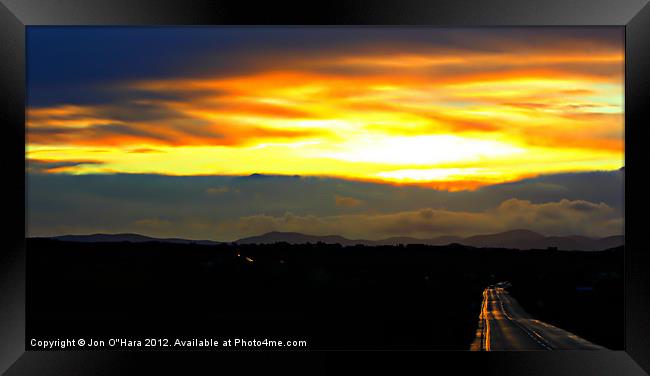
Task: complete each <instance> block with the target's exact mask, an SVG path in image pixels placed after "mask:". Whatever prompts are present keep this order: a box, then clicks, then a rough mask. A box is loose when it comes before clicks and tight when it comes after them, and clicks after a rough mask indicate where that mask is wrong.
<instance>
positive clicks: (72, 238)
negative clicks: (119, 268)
mask: <svg viewBox="0 0 650 376" xmlns="http://www.w3.org/2000/svg"><path fill="white" fill-rule="evenodd" d="M50 239H56V240H62V241H68V242H85V243H119V242H129V243H144V242H164V243H178V244H201V245H215V244H219V242H215V241H212V240H190V239H179V238H152V237H149V236H144V235H139V234H92V235H62V236H52V237H50Z"/></svg>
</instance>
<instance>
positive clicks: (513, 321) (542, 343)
mask: <svg viewBox="0 0 650 376" xmlns="http://www.w3.org/2000/svg"><path fill="white" fill-rule="evenodd" d="M496 295H497V299H499V303H500V305H501V312H503V315H504V316H505V317H506V318H507V319H508V320H510V322H512V323H513V324H515V325H516V326H517V327H518V328H519V329H521V330H522V331H523V332H524V333H526V335H527V336H528V337H530V338H531V339H532V340H534V341H535V342H537V343H538V344H539V345H541V346H542V347H544V349H546V350H553V348H552V347H551V346H550V345H549V344H548V342H546V340H545V339H544V338H543V337H542V336H541V335H539V333H537V332H535V331H534V330H533V331H532V334H531V331H529V330H528V329H526V328H524V326H523V325H521V324H520V323H519V322H518V321H517V320H515V319H513V318H512V317H511V316H510V315H509V314H508V313H507V312H506V310H505V307H504V306H503V300H501V296H500V295H499V294H498V293H497V294H496ZM533 334H534V336H533ZM538 338H539V339H538Z"/></svg>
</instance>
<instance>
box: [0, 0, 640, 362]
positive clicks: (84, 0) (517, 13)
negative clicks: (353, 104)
mask: <svg viewBox="0 0 650 376" xmlns="http://www.w3.org/2000/svg"><path fill="white" fill-rule="evenodd" d="M30 25H418V26H434V27H436V26H438V27H439V26H533V25H535V26H560V25H562V26H567V25H583V26H601V25H609V26H612V25H618V26H625V30H626V61H625V67H626V73H625V125H626V127H625V140H626V153H625V154H626V155H625V159H626V161H625V164H626V169H625V170H626V171H627V172H628V173H627V175H626V189H625V194H626V200H625V202H626V206H625V215H626V229H627V231H626V234H625V235H626V249H625V302H626V303H625V317H626V326H625V327H626V329H625V351H605V352H589V351H575V352H571V351H559V352H499V353H489V354H488V353H473V352H440V351H434V352H417V353H387V352H380V353H372V352H308V353H270V352H256V353H245V354H244V353H225V354H224V353H221V354H220V353H214V352H212V353H206V352H191V353H188V352H174V353H161V352H156V353H144V352H139V353H132V352H119V351H112V352H83V351H75V352H67V351H55V352H42V351H28V352H25V278H26V276H25V261H26V256H27V255H26V251H25V239H24V234H25V223H26V220H25V208H26V203H25V165H24V162H25V154H24V152H25V150H24V142H25V83H26V77H25V28H26V26H30ZM648 41H650V6H648V5H647V1H645V0H618V1H607V0H552V1H551V0H547V1H534V0H492V1H469V0H456V1H453V2H451V1H450V2H443V1H439V2H434V1H425V0H400V1H388V0H381V1H367V0H366V1H363V0H354V1H351V0H348V1H323V0H319V1H310V2H292V3H288V2H287V3H284V4H282V3H279V2H253V1H244V0H240V1H228V2H226V1H209V0H194V1H183V0H156V1H154V0H140V1H135V0H49V1H48V0H0V83H1V87H2V91H1V92H0V93H1V94H0V108H1V110H0V120H2V121H1V122H0V124H1V125H2V127H3V128H2V130H3V131H2V136H3V137H2V148H0V150H1V151H2V159H1V160H2V165H3V175H4V179H2V181H3V185H4V191H5V195H4V197H3V198H4V208H5V210H4V211H3V212H4V217H5V218H4V219H5V224H4V225H3V230H4V231H3V238H4V239H5V243H4V244H5V245H6V246H5V247H3V249H0V371H3V372H5V371H6V374H7V375H32V374H34V375H86V374H88V375H112V374H130V373H136V374H154V371H153V370H152V367H153V368H156V369H160V370H165V371H168V372H171V373H174V374H193V373H195V372H196V373H198V367H201V366H204V367H208V368H211V369H212V370H214V371H217V372H220V371H222V370H223V367H224V366H226V365H229V366H235V367H238V368H239V370H240V371H245V370H248V369H250V367H251V366H256V367H261V368H262V369H263V370H265V371H266V372H271V368H268V367H273V366H277V367H282V372H283V373H294V372H291V371H295V373H299V374H313V373H315V374H320V373H328V372H329V371H334V370H336V368H337V367H341V368H342V369H344V370H346V371H356V372H357V373H362V374H367V373H370V372H371V371H372V370H373V369H378V370H391V371H393V370H394V371H396V372H400V374H401V373H411V372H409V370H414V368H413V367H416V366H425V367H427V368H428V369H430V370H431V372H433V373H437V372H438V371H442V370H444V369H451V370H453V374H465V373H470V372H479V371H480V372H483V373H487V374H498V375H643V374H646V372H648V371H650V336H649V334H650V319H649V318H650V309H649V307H650V273H648V271H650V260H649V257H648V250H647V249H645V248H646V245H645V243H644V242H645V241H646V239H645V237H644V227H645V221H644V216H645V215H647V213H648V210H647V209H648V206H649V205H648V200H647V199H646V197H644V195H643V193H645V188H644V184H647V183H646V182H645V181H647V179H645V176H644V170H643V167H644V165H643V163H642V161H643V160H644V158H643V157H644V154H646V150H647V147H646V146H645V142H646V138H645V137H646V135H647V131H646V129H647V128H646V127H647V124H648V123H647V122H646V120H647V116H646V115H647V113H648V107H649V106H648V105H649V104H650V100H649V99H648V98H650V97H649V96H648V94H649V89H650V74H649V73H650V72H646V71H645V68H646V67H647V66H650V65H649V64H648V61H650V48H648V47H649V46H650V43H648ZM630 171H631V175H630ZM21 219H22V220H21ZM216 357H218V360H215V358H216ZM343 361H345V362H346V363H343ZM449 367H451V368H449ZM192 370H196V371H195V372H192ZM644 370H645V371H644ZM336 372H337V373H338V372H339V371H338V370H337V371H336ZM272 373H273V372H272ZM413 373H414V372H413ZM443 373H444V372H443Z"/></svg>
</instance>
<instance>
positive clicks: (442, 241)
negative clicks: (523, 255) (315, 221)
mask: <svg viewBox="0 0 650 376" xmlns="http://www.w3.org/2000/svg"><path fill="white" fill-rule="evenodd" d="M51 239H57V240H62V241H70V242H92V243H99V242H110V243H115V242H130V243H143V242H164V243H178V244H201V245H216V244H220V242H217V241H213V240H191V239H179V238H153V237H149V236H144V235H139V234H92V235H62V236H53V237H51ZM319 242H321V243H325V244H341V245H343V246H352V245H357V244H362V245H367V246H377V245H399V244H425V245H448V244H460V245H465V246H470V247H477V248H514V249H547V248H549V247H556V248H557V249H561V250H576V251H600V250H604V249H610V248H614V247H618V246H621V245H624V243H625V237H624V236H623V235H618V236H608V237H605V238H589V237H586V236H577V235H572V236H544V235H541V234H538V233H536V232H534V231H529V230H512V231H506V232H500V233H497V234H485V235H475V236H470V237H467V238H461V237H457V236H440V237H436V238H431V239H416V238H411V237H404V236H402V237H392V238H387V239H382V240H363V239H357V240H355V239H348V238H345V237H343V236H339V235H326V236H318V235H306V234H301V233H298V232H279V231H273V232H269V233H266V234H263V235H258V236H251V237H247V238H242V239H239V240H236V241H235V242H233V243H236V244H274V243H289V244H305V243H313V244H315V243H319Z"/></svg>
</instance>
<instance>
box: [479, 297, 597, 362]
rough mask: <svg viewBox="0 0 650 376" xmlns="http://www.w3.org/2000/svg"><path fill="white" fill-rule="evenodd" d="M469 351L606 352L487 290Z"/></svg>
mask: <svg viewBox="0 0 650 376" xmlns="http://www.w3.org/2000/svg"><path fill="white" fill-rule="evenodd" d="M471 349H472V350H475V351H494V350H605V348H604V347H602V346H598V345H595V344H593V343H591V342H589V341H587V340H585V339H583V338H580V337H578V336H576V335H575V334H573V333H570V332H567V331H566V330H563V329H560V328H558V327H556V326H553V325H551V324H548V323H545V322H543V321H540V320H536V319H535V318H533V317H531V316H530V315H529V314H528V313H526V311H524V309H523V308H522V307H521V306H520V305H519V303H518V302H517V301H516V300H515V299H514V298H513V297H511V296H510V294H508V292H507V291H506V290H505V289H503V288H500V287H488V288H486V289H485V290H484V291H483V305H482V307H481V315H480V317H479V328H478V330H477V331H476V339H475V340H474V343H473V344H472V347H471Z"/></svg>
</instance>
